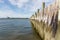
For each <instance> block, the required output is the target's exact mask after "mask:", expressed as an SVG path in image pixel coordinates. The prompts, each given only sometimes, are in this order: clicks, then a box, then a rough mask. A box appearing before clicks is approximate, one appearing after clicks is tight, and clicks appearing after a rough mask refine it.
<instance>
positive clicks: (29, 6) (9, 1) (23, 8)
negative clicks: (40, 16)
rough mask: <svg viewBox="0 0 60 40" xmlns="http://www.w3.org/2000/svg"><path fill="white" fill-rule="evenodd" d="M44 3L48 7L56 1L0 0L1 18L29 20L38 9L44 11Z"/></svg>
mask: <svg viewBox="0 0 60 40" xmlns="http://www.w3.org/2000/svg"><path fill="white" fill-rule="evenodd" d="M42 2H45V3H46V6H48V5H50V4H51V3H53V2H54V0H0V18H2V17H3V18H5V17H15V18H29V17H31V15H32V14H34V13H35V12H36V11H37V9H42Z"/></svg>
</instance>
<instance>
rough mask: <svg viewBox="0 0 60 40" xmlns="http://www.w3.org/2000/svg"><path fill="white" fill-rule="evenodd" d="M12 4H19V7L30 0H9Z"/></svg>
mask: <svg viewBox="0 0 60 40" xmlns="http://www.w3.org/2000/svg"><path fill="white" fill-rule="evenodd" d="M9 1H10V3H11V4H12V5H15V6H17V7H18V8H21V7H22V6H23V5H24V4H25V3H27V2H28V1H29V0H9Z"/></svg>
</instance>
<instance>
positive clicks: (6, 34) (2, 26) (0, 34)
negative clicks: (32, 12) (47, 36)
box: [0, 19, 40, 40]
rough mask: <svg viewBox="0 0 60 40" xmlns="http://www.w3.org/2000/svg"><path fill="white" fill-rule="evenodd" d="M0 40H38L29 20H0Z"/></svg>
mask: <svg viewBox="0 0 60 40" xmlns="http://www.w3.org/2000/svg"><path fill="white" fill-rule="evenodd" d="M0 40H40V38H39V37H38V35H37V34H36V33H34V31H33V30H32V27H31V23H30V21H29V19H0Z"/></svg>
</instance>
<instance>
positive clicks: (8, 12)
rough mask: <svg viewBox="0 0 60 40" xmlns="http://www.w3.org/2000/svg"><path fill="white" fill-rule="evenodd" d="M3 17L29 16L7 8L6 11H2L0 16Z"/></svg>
mask: <svg viewBox="0 0 60 40" xmlns="http://www.w3.org/2000/svg"><path fill="white" fill-rule="evenodd" d="M22 15H23V16H22ZM2 17H4V18H5V17H15V18H16V17H17V18H25V17H27V15H24V14H22V13H15V12H14V11H12V10H6V11H4V12H3V11H0V18H2Z"/></svg>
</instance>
